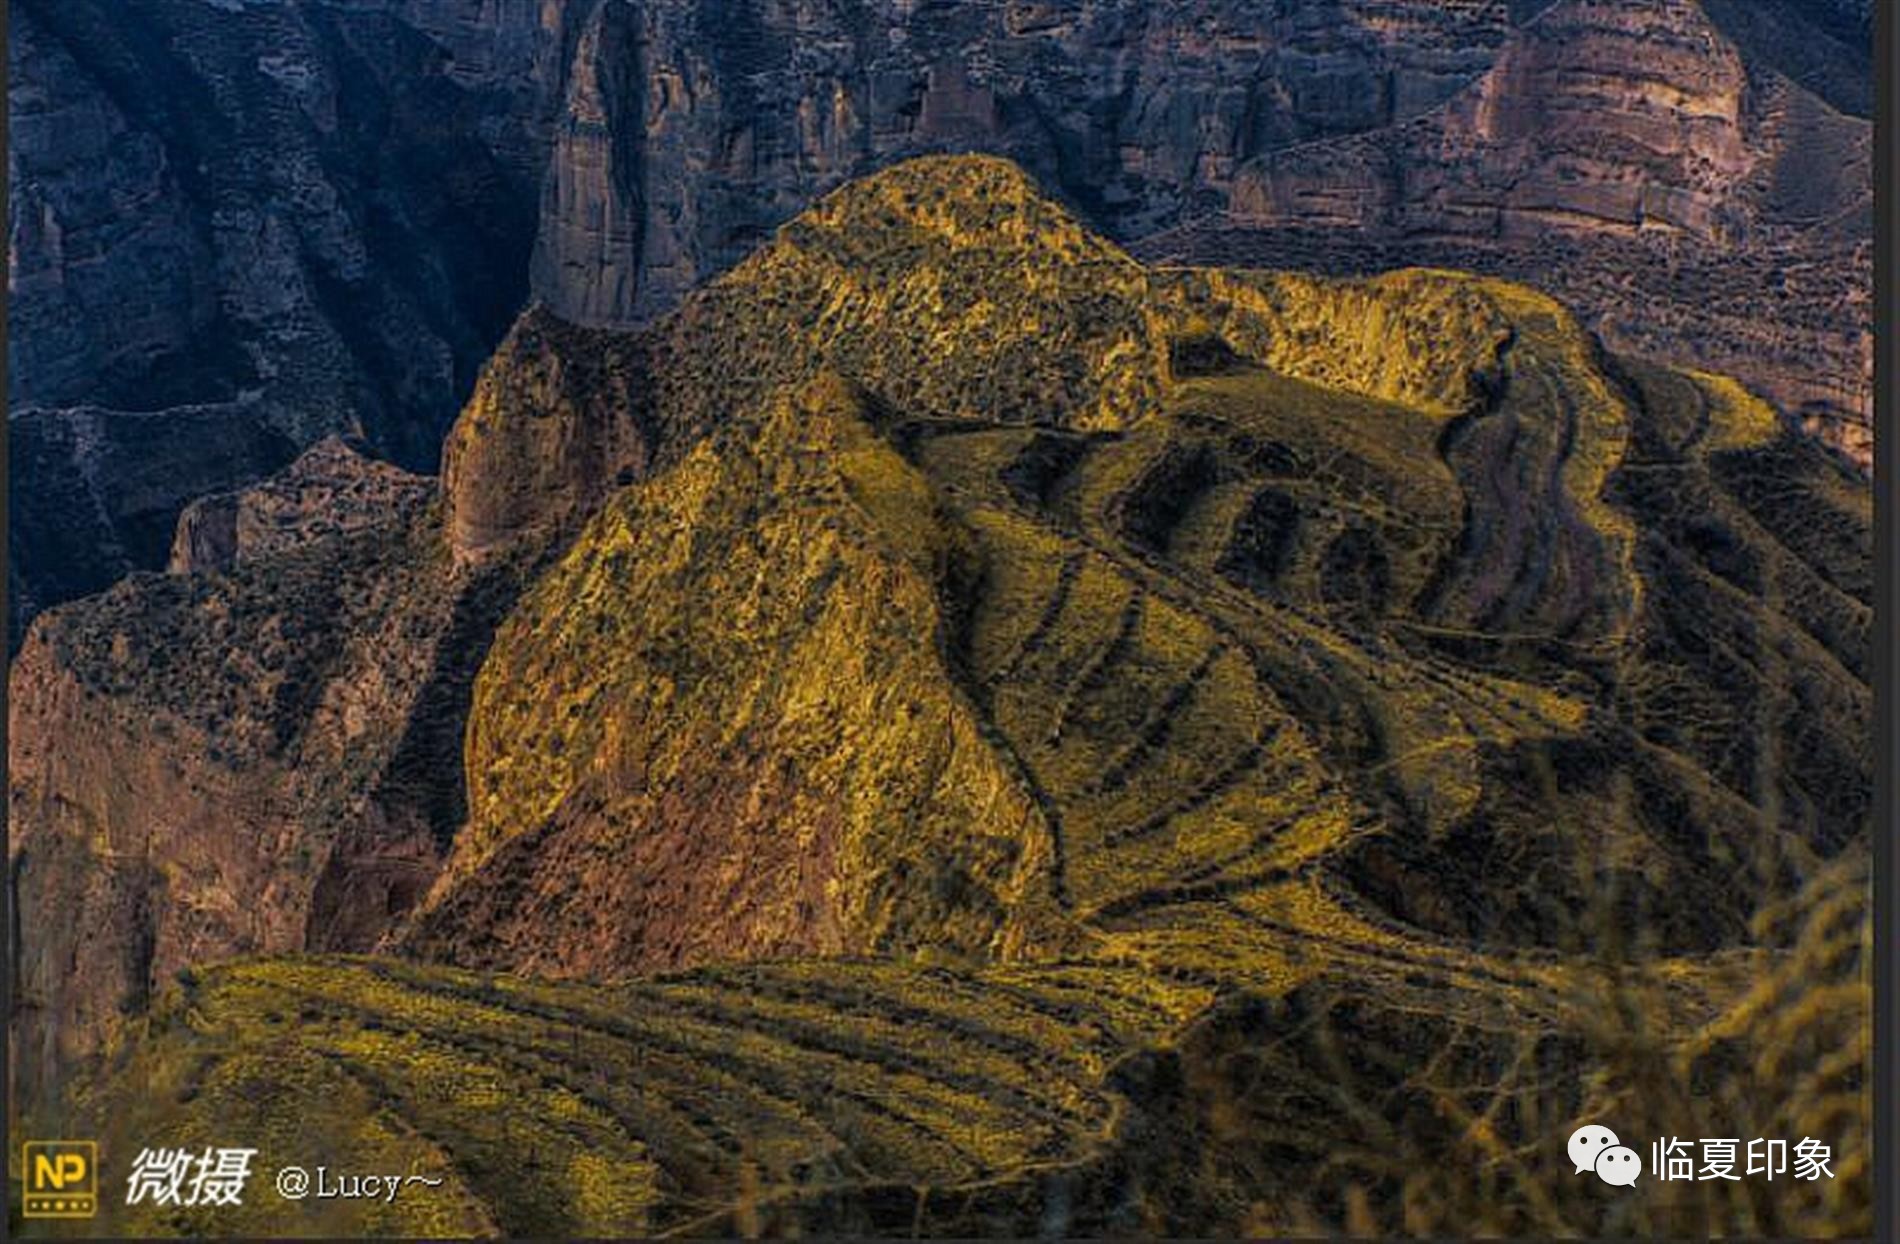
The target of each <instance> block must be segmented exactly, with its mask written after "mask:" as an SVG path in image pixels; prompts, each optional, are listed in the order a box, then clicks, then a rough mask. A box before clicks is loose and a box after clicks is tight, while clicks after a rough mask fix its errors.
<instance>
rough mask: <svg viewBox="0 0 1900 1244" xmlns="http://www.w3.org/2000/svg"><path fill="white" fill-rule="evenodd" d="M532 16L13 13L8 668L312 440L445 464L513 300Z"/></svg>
mask: <svg viewBox="0 0 1900 1244" xmlns="http://www.w3.org/2000/svg"><path fill="white" fill-rule="evenodd" d="M478 16H480V18H481V20H480V21H479V22H476V21H474V19H475V18H476V17H478ZM544 16H547V15H544V14H543V13H542V12H541V6H539V5H536V4H529V3H505V4H501V5H486V6H476V5H463V4H441V3H406V4H401V5H397V4H393V3H392V4H389V5H359V6H333V5H279V4H268V5H254V4H242V3H236V2H235V0H233V2H231V3H200V2H198V0H190V2H184V0H161V2H160V3H154V4H141V5H136V6H132V7H130V8H128V7H126V6H124V5H120V4H116V3H94V2H92V0H79V2H77V3H66V2H65V0H59V2H57V3H37V2H35V0H25V2H24V3H21V4H16V5H12V6H10V9H9V21H10V36H11V37H10V40H9V56H10V58H11V64H10V68H11V73H10V79H9V91H10V100H11V113H10V117H9V126H10V130H9V143H8V161H9V172H10V180H11V191H12V193H11V198H10V201H9V205H8V206H9V218H8V227H9V238H10V243H11V245H10V250H9V280H10V292H11V297H10V301H9V327H10V332H9V335H8V346H7V348H8V401H9V406H10V408H11V409H12V410H13V411H14V412H20V411H23V410H28V411H31V414H30V415H29V416H28V419H29V421H23V422H16V424H15V428H16V432H15V436H16V445H17V444H19V443H20V442H21V441H22V440H25V441H28V442H29V446H30V448H29V452H28V453H27V455H26V456H24V457H16V459H15V462H14V468H13V469H14V481H15V483H16V485H25V486H16V487H15V488H14V489H12V490H11V498H12V499H11V506H12V513H13V520H14V521H13V528H12V536H11V552H12V557H13V564H14V575H13V582H14V584H15V585H16V587H17V588H18V589H19V590H16V591H15V592H14V593H13V594H12V598H11V614H10V617H9V649H10V650H11V648H12V647H13V646H14V645H16V644H17V643H18V641H19V638H20V635H21V633H22V628H23V626H24V623H25V622H26V620H28V619H30V618H31V616H32V615H33V613H34V612H35V611H36V610H38V609H40V608H44V607H45V606H47V605H50V604H55V603H58V602H60V601H62V600H67V599H71V598H72V597H75V596H78V595H81V594H84V593H87V592H93V591H97V590H99V589H101V588H103V587H105V586H107V585H109V584H110V583H111V582H112V581H113V580H115V579H116V578H118V577H119V576H121V575H123V574H125V573H127V572H129V571H132V570H140V569H143V570H156V569H159V568H161V567H162V566H163V565H164V560H165V559H164V554H163V552H162V550H163V548H164V546H165V542H166V540H167V539H168V535H167V534H166V533H169V531H170V529H171V526H172V523H173V521H174V520H175V519H176V517H177V516H178V513H179V511H180V510H181V509H182V507H183V506H184V505H185V504H186V503H187V502H189V501H190V500H191V499H192V498H194V497H197V496H200V495H203V494H205V493H210V492H218V491H223V490H227V489H231V488H235V487H241V486H244V485H246V484H249V483H251V482H253V481H255V480H257V479H258V478H260V477H261V476H263V475H265V474H267V473H269V472H271V471H273V470H275V469H277V468H278V467H280V466H282V465H284V464H285V463H286V462H288V461H289V460H290V459H291V458H293V457H295V456H296V454H297V453H298V452H299V451H300V450H302V449H304V448H306V447H308V446H309V445H311V444H314V443H315V442H317V441H318V440H320V439H321V438H323V437H324V436H327V435H331V434H335V433H348V434H353V435H356V436H358V437H360V438H361V439H362V441H363V442H364V443H365V444H366V445H367V446H368V447H369V449H370V450H371V451H372V452H374V453H376V454H377V455H379V456H382V457H385V458H389V459H392V460H395V461H397V462H401V463H403V464H405V465H407V466H409V467H412V468H421V469H426V470H433V469H434V467H435V464H436V461H437V457H438V453H439V446H440V442H441V437H442V435H443V433H444V432H445V431H446V430H447V428H448V426H449V423H450V422H451V420H452V418H453V415H454V412H455V410H456V408H457V407H458V406H459V405H460V403H461V402H462V401H463V400H464V399H465V398H466V396H467V394H468V391H469V387H470V385H471V384H472V382H473V379H474V376H475V373H476V371H477V369H478V368H479V367H480V365H481V363H482V362H483V361H484V360H485V359H486V358H487V356H488V354H489V352H490V351H491V350H492V349H493V347H494V344H495V342H496V341H497V340H498V339H499V337H500V336H501V334H502V332H503V331H504V330H505V329H506V327H507V325H508V323H509V321H510V320H511V319H512V318H513V316H514V315H515V314H516V312H517V311H518V310H519V309H520V306H521V302H522V300H523V298H524V297H525V296H526V290H527V285H526V260H527V254H528V250H529V246H530V243H531V241H532V238H533V234H534V227H535V225H534V222H535V201H536V195H537V194H538V191H539V184H540V174H541V169H542V166H543V164H544V162H545V146H544V143H543V142H542V140H541V138H540V136H539V135H540V133H541V131H542V125H541V122H540V119H539V118H540V115H541V113H542V111H543V108H542V106H541V104H540V103H539V102H537V101H539V100H541V99H542V98H543V96H544V95H545V94H547V93H548V92H549V91H552V90H553V89H554V87H553V86H544V85H543V82H544V76H547V75H551V76H552V77H554V78H556V79H558V65H559V53H560V49H559V43H558V34H557V33H556V32H555V31H554V30H553V29H551V28H549V27H546V26H544V25H543V18H544ZM96 408H103V411H105V412H113V413H98V414H93V413H89V412H91V411H93V410H95V409H96ZM119 412H124V413H119ZM207 412H215V414H216V418H215V420H213V419H212V416H211V415H210V414H208V413H207ZM213 421H215V422H216V424H217V426H218V428H219V431H218V432H216V433H215V434H212V433H208V432H207V423H208V422H213ZM54 459H57V461H54ZM42 463H44V464H46V465H45V467H44V469H43V470H42V469H39V464H42ZM66 477H69V478H70V479H72V480H73V481H74V482H73V483H71V484H68V483H66V482H65V478H66ZM127 493H135V494H136V499H128V498H127V496H126V494H127ZM47 531H54V532H59V533H62V534H61V538H60V539H59V540H58V541H56V542H49V540H48V538H46V537H43V536H42V535H41V534H40V533H42V532H47Z"/></svg>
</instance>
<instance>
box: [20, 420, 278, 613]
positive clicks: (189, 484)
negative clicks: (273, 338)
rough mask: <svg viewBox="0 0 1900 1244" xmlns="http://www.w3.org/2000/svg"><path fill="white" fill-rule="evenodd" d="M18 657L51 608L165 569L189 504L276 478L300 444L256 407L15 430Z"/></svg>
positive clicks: (37, 424)
mask: <svg viewBox="0 0 1900 1244" xmlns="http://www.w3.org/2000/svg"><path fill="white" fill-rule="evenodd" d="M7 432H8V436H9V444H8V454H9V470H10V472H11V474H12V477H13V479H14V480H15V481H16V484H17V485H18V486H16V487H13V488H10V489H8V491H7V511H8V521H9V523H10V524H11V525H10V528H9V531H8V537H7V538H8V541H9V552H10V556H9V557H8V559H7V586H8V608H9V610H10V612H9V615H8V632H7V640H8V648H9V650H11V649H13V648H14V647H15V646H17V645H18V643H19V641H20V638H21V635H22V634H23V633H24V629H25V623H26V621H27V619H30V618H31V617H33V615H34V614H35V613H37V612H38V611H39V610H41V609H44V608H46V607H48V606H51V605H56V604H59V603H60V602H61V601H65V600H71V599H74V598H76V597H80V596H85V595H88V594H90V593H93V592H101V591H104V590H105V589H106V588H108V587H111V586H112V584H113V583H115V582H117V581H118V580H119V579H120V578H122V577H123V576H125V575H127V574H130V573H132V572H133V571H135V570H141V569H151V568H154V567H157V566H163V565H164V564H165V558H166V550H167V549H168V548H170V546H171V540H172V531H173V528H174V527H175V526H176V523H177V520H178V515H179V509H180V506H181V505H182V504H183V500H184V498H186V497H190V496H195V495H197V494H199V493H204V492H212V491H215V490H217V489H221V488H229V487H230V486H231V485H233V484H234V483H240V482H242V481H244V480H248V479H255V478H257V477H258V476H261V475H265V474H267V473H269V472H271V471H274V470H276V469H278V468H279V467H281V466H282V465H284V463H286V462H287V461H289V460H290V459H291V458H292V457H293V456H294V455H295V454H296V452H297V447H296V442H295V441H293V440H292V439H291V438H290V437H288V436H286V435H284V434H283V433H281V432H279V431H277V430H276V429H275V428H273V427H272V426H271V424H270V422H269V421H268V420H267V419H264V418H262V417H260V415H259V412H258V411H257V409H256V407H255V406H254V405H253V404H251V403H246V402H227V403H223V404H220V405H215V406H178V407H173V408H171V409H168V410H163V411H155V412H152V413H149V414H140V413H135V412H129V411H116V410H100V409H98V408H96V407H76V408H71V409H66V410H25V411H18V412H15V413H14V414H13V416H12V418H11V419H9V421H8V425H7Z"/></svg>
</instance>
